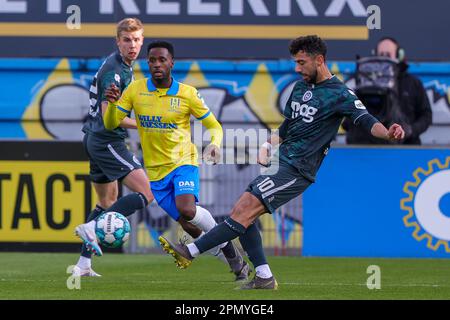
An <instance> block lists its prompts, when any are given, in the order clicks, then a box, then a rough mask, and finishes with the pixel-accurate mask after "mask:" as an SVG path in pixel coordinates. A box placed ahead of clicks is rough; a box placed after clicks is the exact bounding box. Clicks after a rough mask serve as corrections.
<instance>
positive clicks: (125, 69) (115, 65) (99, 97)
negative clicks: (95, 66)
mask: <svg viewBox="0 0 450 320" xmlns="http://www.w3.org/2000/svg"><path fill="white" fill-rule="evenodd" d="M132 80H133V69H132V67H130V66H129V65H127V64H126V63H125V62H124V61H123V59H122V57H121V55H120V53H119V52H114V53H112V54H111V55H109V56H108V58H106V60H105V61H104V62H103V64H102V65H101V67H100V69H99V70H98V72H97V73H96V75H95V76H94V79H93V80H92V84H91V87H90V89H89V101H90V108H89V115H88V118H87V120H86V122H85V123H84V126H83V132H90V133H94V134H96V135H97V136H103V137H105V138H107V139H111V138H117V139H123V138H125V137H127V131H126V130H125V129H123V128H120V127H119V128H116V129H114V130H113V131H111V130H107V129H105V127H104V125H103V115H102V110H101V104H102V101H107V100H106V97H105V90H106V89H107V88H108V87H109V86H110V85H111V84H112V83H115V84H116V86H117V87H118V88H119V89H120V91H121V92H123V91H124V90H125V88H126V87H127V86H128V85H129V84H130V82H131V81H132Z"/></svg>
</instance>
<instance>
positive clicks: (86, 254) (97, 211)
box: [81, 205, 105, 259]
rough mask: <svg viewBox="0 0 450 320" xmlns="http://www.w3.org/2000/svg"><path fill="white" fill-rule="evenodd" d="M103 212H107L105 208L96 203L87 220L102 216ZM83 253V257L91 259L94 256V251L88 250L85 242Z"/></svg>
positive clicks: (82, 247) (82, 248)
mask: <svg viewBox="0 0 450 320" xmlns="http://www.w3.org/2000/svg"><path fill="white" fill-rule="evenodd" d="M103 212H105V209H103V208H102V207H100V206H99V205H96V206H95V208H94V210H92V211H91V213H90V214H89V216H88V218H87V221H86V222H89V221H92V220H95V219H97V217H98V216H100V215H101V214H102V213H103ZM81 255H82V256H83V257H85V258H89V259H90V258H91V256H92V253H91V252H89V251H88V249H87V248H86V245H85V244H84V243H83V245H82V246H81Z"/></svg>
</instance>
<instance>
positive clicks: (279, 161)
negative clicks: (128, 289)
mask: <svg viewBox="0 0 450 320" xmlns="http://www.w3.org/2000/svg"><path fill="white" fill-rule="evenodd" d="M289 50H290V53H291V55H292V56H293V58H294V61H295V71H296V72H297V73H298V74H300V75H301V76H302V77H303V79H302V80H300V81H298V82H297V83H296V84H295V86H294V88H293V90H292V93H291V95H290V97H289V100H288V102H287V104H286V106H285V110H284V116H285V120H284V122H283V123H282V124H281V126H280V128H279V130H278V134H272V135H271V137H270V138H269V139H268V141H267V142H266V143H264V144H263V145H262V147H261V148H260V151H259V154H258V162H259V163H260V164H262V165H264V166H269V169H268V172H266V173H264V174H262V175H260V176H258V177H257V178H256V179H254V180H253V181H252V182H251V183H250V184H249V186H248V188H247V190H246V191H245V192H244V193H243V194H242V196H241V197H240V198H239V200H238V201H237V203H236V204H235V205H234V207H233V209H232V210H231V214H230V217H229V218H227V219H226V220H225V221H224V222H223V223H221V224H218V225H217V226H216V227H215V228H214V229H212V230H211V231H209V232H208V233H207V234H206V235H205V236H203V237H202V238H200V239H199V240H197V241H195V242H194V243H191V244H188V245H179V244H173V243H171V242H170V241H168V240H167V239H165V238H163V237H160V242H161V243H162V245H163V248H164V250H165V251H166V252H167V253H169V254H171V255H172V256H173V257H174V258H175V260H176V262H177V265H178V266H180V267H182V268H186V267H188V266H189V265H190V264H191V263H192V260H193V259H194V258H195V257H197V256H199V255H200V254H201V253H203V252H205V251H206V250H208V249H209V248H212V247H214V246H216V245H218V244H220V243H223V242H226V241H231V240H232V239H234V238H236V237H239V240H240V242H241V244H242V247H243V248H244V250H245V251H246V252H247V254H248V256H249V259H250V261H251V262H252V264H253V265H254V267H255V269H256V274H255V277H254V278H253V279H252V280H251V281H249V282H248V283H246V284H244V285H243V286H242V287H241V289H277V286H278V284H277V282H276V280H275V278H274V276H273V274H272V271H271V270H270V267H269V265H268V263H267V260H266V257H265V255H264V250H263V246H262V239H261V235H260V233H259V230H258V229H257V227H256V225H255V223H254V222H255V221H256V219H257V218H258V217H259V216H261V215H262V214H264V213H265V212H269V213H273V212H274V211H275V210H276V209H277V208H279V207H280V206H282V205H283V204H285V203H287V202H288V201H290V200H291V199H293V198H295V197H297V196H298V195H300V194H302V193H303V192H304V191H305V190H306V188H308V187H309V186H310V185H311V184H312V183H313V182H314V181H315V176H316V173H317V170H318V169H319V167H320V165H321V164H322V161H323V159H324V157H325V155H326V154H327V152H328V149H329V147H330V143H331V141H332V140H333V138H334V137H335V135H336V133H337V131H338V129H339V125H340V124H341V122H342V120H343V118H344V117H348V118H350V119H351V120H352V122H353V123H354V124H355V125H357V126H360V127H362V128H364V129H365V130H367V131H368V132H370V133H371V134H372V135H373V136H376V137H379V138H382V139H386V140H399V139H402V138H403V137H404V131H403V129H402V128H401V126H399V125H398V124H393V125H392V126H391V127H390V128H389V129H386V128H385V127H384V126H383V125H382V124H381V123H380V122H379V121H378V120H377V119H375V118H374V117H373V116H371V115H370V114H369V113H368V112H367V110H366V108H365V106H364V105H363V104H362V103H361V101H359V100H358V98H357V97H356V95H355V94H354V93H353V92H352V91H351V90H349V89H348V88H347V87H346V86H345V84H343V83H342V82H341V81H340V80H339V79H338V78H337V77H336V76H334V75H332V74H331V72H330V71H329V69H328V67H327V65H326V53H327V48H326V45H325V43H324V42H323V41H322V40H321V39H320V38H319V37H317V36H305V37H299V38H297V39H295V40H293V41H291V43H290V47H289ZM278 145H279V148H278V150H277V151H276V152H275V153H274V155H273V157H272V159H270V156H271V151H272V148H275V147H276V146H278ZM271 168H274V170H271ZM270 171H272V172H270Z"/></svg>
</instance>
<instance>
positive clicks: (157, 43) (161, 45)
mask: <svg viewBox="0 0 450 320" xmlns="http://www.w3.org/2000/svg"><path fill="white" fill-rule="evenodd" d="M153 48H166V49H167V51H169V53H170V54H171V56H172V58H174V57H175V51H174V49H173V45H172V44H171V43H170V42H167V41H162V40H156V41H153V42H151V43H150V44H149V45H148V46H147V56H148V54H149V53H150V50H151V49H153Z"/></svg>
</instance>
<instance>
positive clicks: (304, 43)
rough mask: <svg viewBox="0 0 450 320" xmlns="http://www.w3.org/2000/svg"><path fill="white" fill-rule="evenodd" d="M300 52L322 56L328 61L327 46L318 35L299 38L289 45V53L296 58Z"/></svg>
mask: <svg viewBox="0 0 450 320" xmlns="http://www.w3.org/2000/svg"><path fill="white" fill-rule="evenodd" d="M299 51H305V52H306V53H307V54H309V55H318V54H321V55H322V56H323V57H324V58H325V59H326V55H327V45H326V44H325V42H324V41H323V40H322V39H320V37H318V36H316V35H311V36H304V37H298V38H297V39H294V40H292V41H291V43H290V44H289V52H290V53H291V55H293V56H295V55H296V54H297V53H298V52H299Z"/></svg>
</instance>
